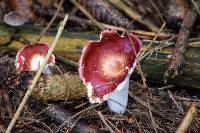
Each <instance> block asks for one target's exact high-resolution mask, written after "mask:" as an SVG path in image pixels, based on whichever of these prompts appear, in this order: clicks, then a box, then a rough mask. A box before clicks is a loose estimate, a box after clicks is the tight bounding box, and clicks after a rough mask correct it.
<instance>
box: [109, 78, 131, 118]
mask: <svg viewBox="0 0 200 133" xmlns="http://www.w3.org/2000/svg"><path fill="white" fill-rule="evenodd" d="M129 78H130V76H127V77H126V79H125V80H124V81H123V82H122V83H121V84H119V85H118V87H117V89H116V90H115V91H114V92H112V93H110V94H109V99H108V100H107V104H108V108H109V109H110V110H111V111H113V112H115V113H118V114H124V113H125V111H126V106H127V103H128V90H129ZM118 88H119V89H118Z"/></svg>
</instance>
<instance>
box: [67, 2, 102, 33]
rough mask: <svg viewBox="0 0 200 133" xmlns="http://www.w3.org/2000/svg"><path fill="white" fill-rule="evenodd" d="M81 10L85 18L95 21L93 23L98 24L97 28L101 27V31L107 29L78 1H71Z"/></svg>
mask: <svg viewBox="0 0 200 133" xmlns="http://www.w3.org/2000/svg"><path fill="white" fill-rule="evenodd" d="M70 1H71V2H72V3H73V4H74V5H75V6H76V7H77V8H78V9H79V10H81V12H83V13H84V14H85V16H87V17H88V18H89V19H90V20H92V21H93V23H95V24H96V26H97V27H99V29H101V30H104V29H105V27H104V26H103V25H102V24H101V23H99V22H98V21H97V20H96V19H95V18H94V17H93V16H92V15H91V14H90V13H89V12H88V11H87V10H86V9H85V8H84V7H83V6H82V5H81V4H80V3H79V2H77V1H76V0H70Z"/></svg>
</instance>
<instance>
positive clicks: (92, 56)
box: [79, 30, 141, 114]
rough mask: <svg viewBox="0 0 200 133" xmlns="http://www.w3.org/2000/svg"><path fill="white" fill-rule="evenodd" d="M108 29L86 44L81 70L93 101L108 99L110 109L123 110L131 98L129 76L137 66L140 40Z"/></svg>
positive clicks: (99, 101)
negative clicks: (98, 37)
mask: <svg viewBox="0 0 200 133" xmlns="http://www.w3.org/2000/svg"><path fill="white" fill-rule="evenodd" d="M130 38H131V39H132V42H133V44H134V47H135V48H134V49H135V52H136V55H135V52H134V49H133V46H132V44H131V41H130V40H129V37H128V36H120V35H118V34H117V32H116V31H109V30H105V31H103V32H102V33H101V38H100V40H99V41H94V42H90V43H89V44H88V45H87V46H85V47H84V49H83V51H82V55H81V58H80V66H79V74H80V78H81V79H82V80H83V82H84V84H85V85H86V87H87V91H88V97H89V100H90V102H91V103H101V102H103V101H107V103H108V107H109V108H110V110H112V111H114V112H116V113H120V114H123V113H124V112H125V109H126V106H127V102H128V88H129V78H130V75H131V73H132V72H133V69H134V68H135V66H136V58H137V56H138V53H139V51H140V48H141V41H140V40H139V39H138V38H137V37H136V36H134V35H133V34H130Z"/></svg>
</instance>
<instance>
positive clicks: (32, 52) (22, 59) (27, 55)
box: [15, 43, 55, 71]
mask: <svg viewBox="0 0 200 133" xmlns="http://www.w3.org/2000/svg"><path fill="white" fill-rule="evenodd" d="M48 50H49V46H48V44H47V43H35V44H32V45H26V46H24V47H23V48H22V49H20V50H19V52H18V53H17V56H16V60H15V66H16V70H18V71H37V70H38V69H39V67H40V65H41V64H42V63H43V61H44V58H45V56H46V54H47V52H48ZM54 63H55V56H54V55H53V54H52V55H51V57H50V58H49V60H48V64H50V65H51V64H54Z"/></svg>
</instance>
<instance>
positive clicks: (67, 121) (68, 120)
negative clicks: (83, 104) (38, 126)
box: [55, 104, 101, 133]
mask: <svg viewBox="0 0 200 133" xmlns="http://www.w3.org/2000/svg"><path fill="white" fill-rule="evenodd" d="M100 105H101V104H96V105H92V106H90V107H88V108H86V109H84V110H81V111H80V112H78V113H76V114H75V115H73V116H72V117H69V118H68V119H67V120H66V121H65V122H63V124H62V125H60V126H59V127H58V128H57V130H56V131H55V133H58V132H59V131H60V130H61V128H62V127H64V126H65V125H66V124H67V123H69V122H70V120H71V119H74V118H75V117H77V116H79V115H81V114H82V113H84V112H86V111H89V110H91V109H93V108H96V107H98V106H100Z"/></svg>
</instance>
